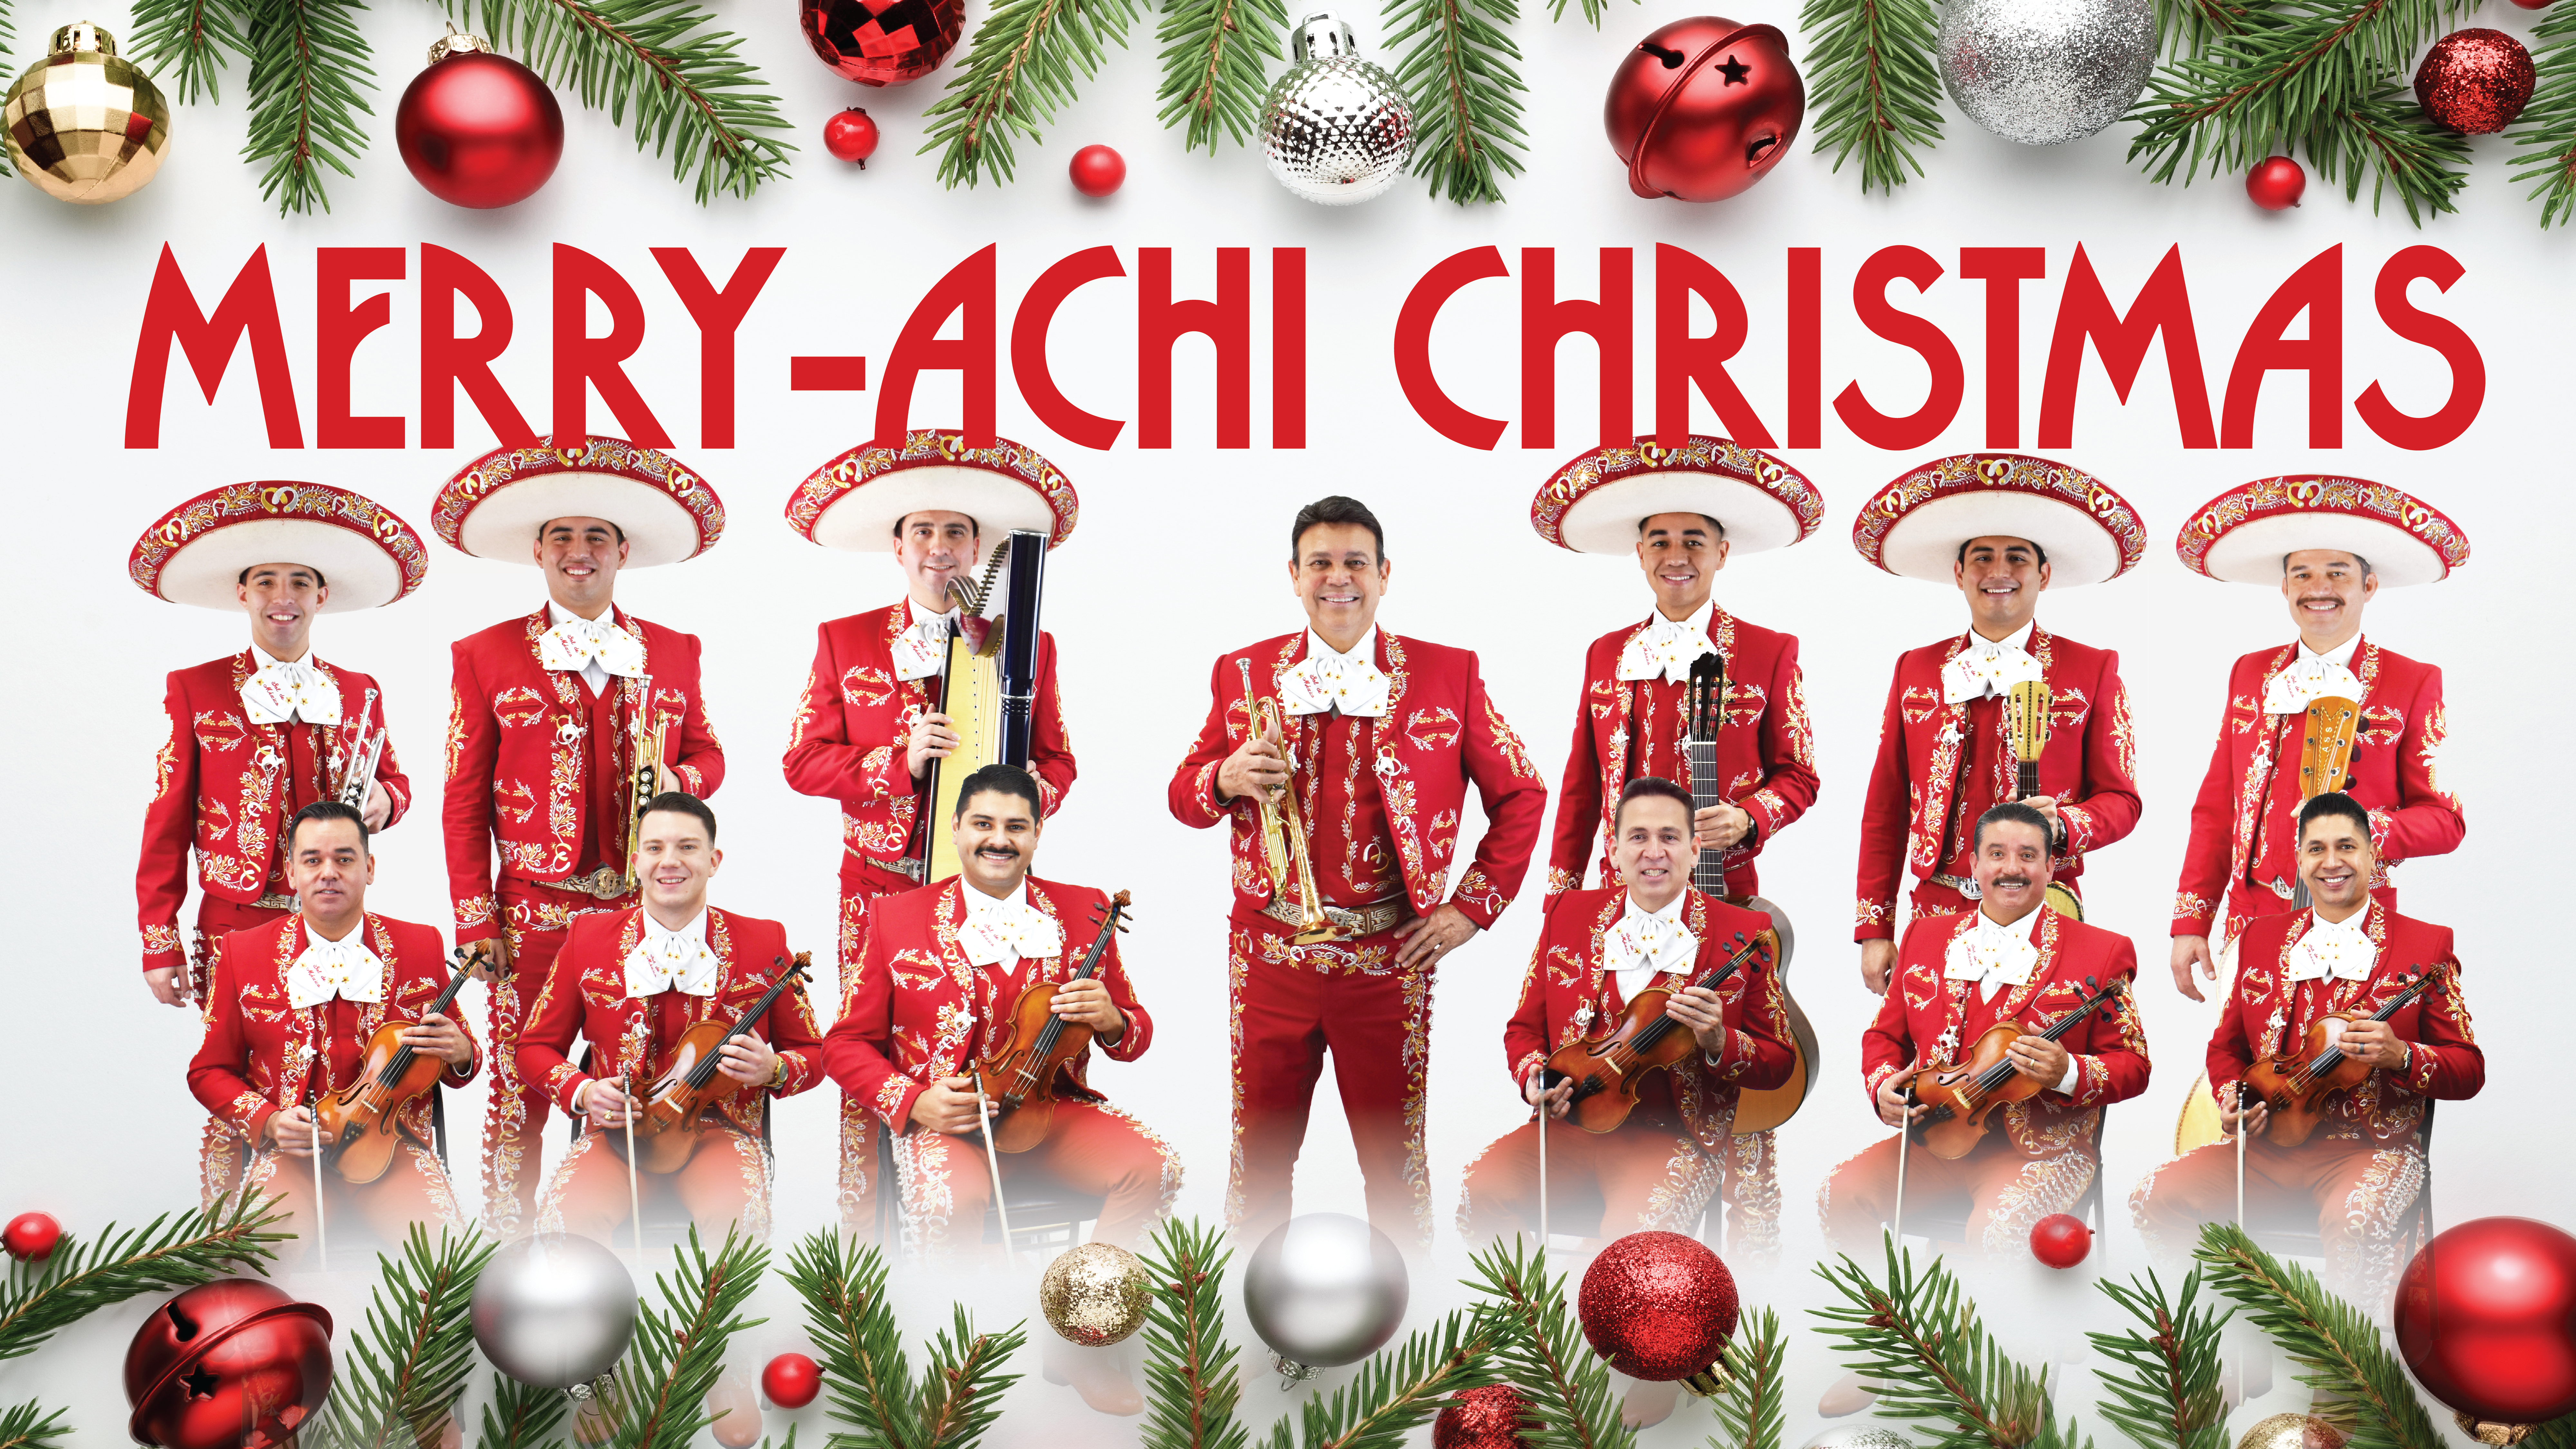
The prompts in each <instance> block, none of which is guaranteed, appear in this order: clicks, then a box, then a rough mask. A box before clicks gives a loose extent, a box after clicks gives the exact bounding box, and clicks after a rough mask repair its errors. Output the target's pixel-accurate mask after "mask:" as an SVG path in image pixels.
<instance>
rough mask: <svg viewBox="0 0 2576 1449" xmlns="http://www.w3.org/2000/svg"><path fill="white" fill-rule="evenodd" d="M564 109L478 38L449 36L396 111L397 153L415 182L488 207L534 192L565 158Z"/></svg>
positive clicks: (460, 202) (433, 49)
mask: <svg viewBox="0 0 2576 1449" xmlns="http://www.w3.org/2000/svg"><path fill="white" fill-rule="evenodd" d="M563 144H564V123H563V107H561V106H559V105H556V104H555V93H554V92H553V91H550V90H548V89H546V83H545V82H544V81H542V80H539V79H537V73H536V72H535V71H532V70H530V69H528V68H527V67H526V66H524V65H521V64H519V63H518V62H517V61H515V60H512V59H510V58H509V57H508V56H506V55H499V54H496V53H494V52H493V50H492V48H491V46H490V45H489V44H487V43H486V42H485V41H484V40H483V38H482V37H480V36H476V35H448V36H443V37H441V38H440V39H439V40H437V41H436V42H435V43H433V44H432V45H431V46H430V47H429V69H427V70H424V71H422V72H421V73H420V74H418V75H416V76H414V77H412V81H411V85H410V86H409V87H408V88H406V89H405V90H404V91H403V94H402V101H401V103H400V104H398V105H396V106H395V107H394V149H396V150H397V151H400V152H401V153H402V158H403V164H404V165H405V166H408V167H410V168H411V174H412V179H413V180H415V181H418V182H419V183H420V184H421V185H422V186H424V187H426V188H428V190H429V194H430V195H432V196H435V197H437V198H438V199H439V200H441V201H445V202H450V203H452V204H454V205H457V206H471V207H475V208H477V209H481V210H489V209H490V208H492V207H496V206H508V205H510V204H511V203H512V202H516V201H525V200H527V199H528V198H529V197H530V196H533V195H535V194H536V190H537V188H538V187H540V186H543V185H545V184H546V178H547V177H549V176H552V175H554V174H555V163H556V162H558V161H561V160H562V159H563Z"/></svg>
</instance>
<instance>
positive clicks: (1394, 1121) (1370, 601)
mask: <svg viewBox="0 0 2576 1449" xmlns="http://www.w3.org/2000/svg"><path fill="white" fill-rule="evenodd" d="M1288 538H1289V549H1290V554H1289V559H1288V578H1289V585H1290V588H1291V589H1292V590H1293V591H1294V592H1295V593H1296V595H1297V597H1298V600H1299V602H1301V603H1302V604H1303V605H1304V606H1305V610H1306V618H1307V627H1306V628H1305V629H1303V630H1300V631H1299V632H1297V633H1294V634H1282V635H1279V636H1278V637H1276V638H1271V639H1265V640H1262V641H1261V642H1260V643H1258V644H1252V645H1248V646H1246V647H1244V648H1241V649H1237V650H1234V651H1232V652H1230V653H1227V654H1226V655H1224V656H1222V657H1221V658H1219V659H1218V660H1217V662H1216V668H1215V669H1214V670H1213V671H1212V673H1211V675H1210V678H1209V680H1208V692H1209V695H1210V699H1209V703H1208V716H1207V722H1206V723H1205V724H1204V725H1202V726H1201V727H1200V729H1199V736H1198V739H1197V741H1196V742H1195V743H1193V744H1192V745H1191V747H1190V752H1189V754H1188V756H1187V757H1185V758H1184V759H1183V760H1182V761H1181V764H1180V768H1179V769H1177V770H1176V771H1174V772H1173V775H1172V784H1171V791H1170V797H1171V809H1172V815H1173V817H1174V818H1176V819H1178V820H1179V821H1180V822H1181V823H1182V824H1184V825H1188V826H1192V827H1194V828H1198V829H1206V828H1208V827H1210V826H1214V825H1217V824H1220V823H1223V824H1228V825H1230V826H1231V830H1230V831H1229V834H1230V836H1231V840H1230V845H1231V849H1232V853H1233V857H1234V885H1235V895H1234V911H1233V915H1232V919H1231V921H1230V922H1229V924H1228V928H1227V939H1228V944H1229V982H1230V997H1231V1001H1232V1012H1233V1020H1234V1022H1235V1028H1234V1043H1233V1044H1234V1151H1233V1180H1232V1181H1231V1182H1230V1183H1229V1184H1228V1187H1227V1191H1226V1218H1227V1221H1228V1223H1229V1224H1230V1225H1232V1226H1233V1227H1234V1228H1235V1230H1236V1232H1237V1234H1238V1236H1239V1237H1240V1239H1241V1240H1242V1241H1245V1242H1255V1243H1257V1242H1259V1241H1260V1240H1261V1238H1262V1236H1263V1235H1264V1234H1266V1233H1268V1232H1269V1230H1270V1229H1271V1228H1272V1227H1274V1226H1276V1225H1277V1224H1279V1223H1281V1222H1284V1221H1286V1220H1287V1217H1288V1207H1289V1182H1290V1179H1291V1176H1292V1174H1293V1173H1294V1171H1295V1167H1296V1162H1297V1151H1298V1148H1299V1147H1300V1146H1301V1145H1302V1144H1303V1143H1304V1141H1305V1138H1306V1114H1307V1109H1308V1107H1309V1105H1310V1104H1311V1102H1312V1100H1313V1097H1314V1091H1315V1081H1316V1079H1317V1078H1318V1077H1319V1076H1320V1075H1322V1072H1323V1064H1324V1053H1325V1052H1326V1051H1330V1052H1331V1053H1332V1054H1333V1077H1334V1080H1335V1081H1336V1082H1337V1083H1338V1084H1339V1085H1340V1087H1341V1094H1342V1108H1343V1111H1344V1113H1345V1114H1346V1115H1347V1116H1348V1118H1349V1120H1350V1127H1351V1140H1352V1144H1353V1146H1354V1147H1356V1148H1357V1149H1358V1154H1359V1162H1360V1176H1361V1178H1362V1180H1363V1183H1364V1185H1365V1190H1366V1193H1367V1199H1368V1214H1369V1221H1370V1222H1371V1223H1373V1224H1375V1225H1376V1226H1377V1227H1378V1228H1379V1229H1380V1230H1381V1231H1383V1232H1385V1233H1386V1234H1387V1235H1388V1236H1389V1237H1391V1238H1393V1239H1395V1240H1396V1241H1397V1242H1398V1243H1417V1244H1421V1245H1425V1246H1427V1245H1428V1244H1429V1242H1430V1238H1431V1177H1430V1171H1429V1168H1428V1166H1427V1162H1426V1159H1425V1156H1424V1150H1423V1139H1422V1123H1423V1097H1424V1092H1425V1088H1426V1086H1427V1079H1428V1076H1429V1058H1430V1053H1431V980H1432V970H1433V968H1434V967H1435V966H1437V965H1438V963H1439V962H1440V960H1441V959H1442V958H1443V957H1445V956H1447V955H1448V954H1449V953H1450V952H1452V951H1455V950H1456V949H1457V948H1458V947H1459V946H1461V945H1463V944H1465V943H1466V941H1467V940H1468V938H1470V937H1472V936H1474V935H1475V934H1476V933H1477V932H1478V931H1480V930H1483V929H1485V928H1486V927H1489V926H1491V925H1492V924H1493V923H1494V920H1495V918H1496V917H1498V916H1500V915H1501V914H1502V913H1503V908H1504V907H1505V906H1507V905H1509V904H1510V903H1511V900H1512V897H1513V896H1514V895H1515V894H1516V893H1517V892H1518V891H1519V889H1520V885H1521V878H1522V877H1523V876H1524V875H1525V874H1526V873H1527V872H1528V870H1529V858H1530V853H1531V851H1532V850H1533V849H1534V848H1535V847H1536V846H1537V844H1538V832H1539V817H1540V816H1541V815H1543V814H1544V813H1545V812H1546V808H1547V786H1546V784H1545V783H1544V782H1543V781H1542V780H1541V779H1540V778H1539V773H1538V770H1537V767H1536V766H1534V765H1532V764H1531V763H1530V758H1529V752H1528V751H1527V750H1525V749H1523V748H1522V747H1521V742H1520V740H1519V738H1518V737H1517V736H1515V735H1514V734H1513V733H1512V731H1511V727H1510V726H1509V725H1506V724H1505V723H1503V717H1502V715H1501V713H1500V712H1498V711H1497V710H1496V709H1495V708H1494V706H1493V702H1492V700H1491V698H1490V697H1488V696H1487V694H1486V693H1485V684H1484V680H1483V678H1482V677H1481V675H1480V674H1479V672H1478V669H1477V664H1476V656H1475V655H1474V654H1472V653H1470V652H1468V651H1466V650H1463V649H1453V648H1449V647H1447V646H1445V645H1439V644H1430V643H1425V642H1424V641H1422V640H1419V639H1414V638H1409V637H1403V636H1399V635H1395V634H1391V633H1388V632H1387V631H1385V630H1383V629H1380V628H1379V627H1378V625H1377V609H1378V602H1379V600H1380V599H1381V598H1382V597H1383V596H1384V594H1385V592H1386V587H1387V581H1388V578H1389V574H1390V567H1389V560H1388V559H1387V556H1386V541H1385V531H1384V530H1383V529H1382V528H1381V527H1380V526H1379V525H1378V521H1377V517H1376V515H1375V514H1372V513H1371V512H1369V510H1368V508H1367V507H1366V506H1365V505H1363V504H1361V503H1360V502H1359V501H1358V500H1357V499H1353V498H1345V497H1341V496H1338V495H1336V496H1333V497H1328V498H1323V499H1319V500H1317V501H1316V502H1313V503H1310V504H1308V505H1306V507H1304V508H1302V509H1300V510H1298V513H1297V518H1296V521H1295V522H1294V523H1293V524H1292V525H1291V526H1290V529H1289V535H1288ZM1282 716H1284V717H1285V718H1284V721H1283V720H1282V718H1281V717H1282ZM1470 784H1472V785H1474V786H1475V787H1476V790H1477V794H1478V797H1479V799H1480V801H1481V802H1482V805H1483V808H1484V814H1485V834H1484V837H1483V839H1481V840H1479V841H1478V842H1477V843H1476V847H1475V852H1474V859H1473V861H1471V862H1470V863H1469V865H1468V866H1467V868H1466V869H1465V870H1464V871H1461V872H1460V873H1459V875H1458V881H1457V885H1456V887H1455V889H1450V890H1448V891H1447V895H1446V898H1445V899H1444V898H1443V894H1442V892H1443V890H1444V889H1446V888H1447V885H1448V880H1449V868H1450V864H1451V862H1452V859H1453V858H1454V856H1455V853H1456V851H1457V847H1458V820H1459V812H1460V809H1461V807H1462V806H1463V805H1464V804H1465V801H1466V794H1467V787H1468V786H1469V785H1470Z"/></svg>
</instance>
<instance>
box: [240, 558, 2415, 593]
mask: <svg viewBox="0 0 2576 1449" xmlns="http://www.w3.org/2000/svg"><path fill="white" fill-rule="evenodd" d="M261 567H264V565H261V564H244V565H242V571H241V573H240V574H239V575H237V576H235V578H234V579H233V587H235V588H246V587H248V586H249V584H250V571H251V570H252V569H255V568H261ZM287 567H288V568H291V569H302V570H304V571H305V572H306V573H308V574H311V575H312V576H313V582H314V585H315V586H316V587H318V588H325V589H327V588H329V587H331V581H330V580H329V579H326V578H324V577H322V571H321V570H320V569H317V568H315V567H314V566H313V565H311V564H288V565H287ZM2289 567H2290V557H2289V555H2287V554H2283V555H2282V556H2281V568H2282V570H2283V571H2284V572H2287V571H2288V570H2289ZM2362 567H2363V568H2364V569H2365V570H2367V569H2368V568H2369V565H2367V564H2364V565H2363V566H2362Z"/></svg>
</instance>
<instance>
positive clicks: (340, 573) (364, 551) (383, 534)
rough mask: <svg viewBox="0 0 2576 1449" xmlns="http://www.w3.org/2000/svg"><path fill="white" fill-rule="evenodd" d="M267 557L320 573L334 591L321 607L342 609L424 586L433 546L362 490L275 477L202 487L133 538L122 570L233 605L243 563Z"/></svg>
mask: <svg viewBox="0 0 2576 1449" xmlns="http://www.w3.org/2000/svg"><path fill="white" fill-rule="evenodd" d="M267 563H291V564H302V565H304V566H305V567H306V568H309V569H313V570H316V571H318V572H319V573H320V574H321V575H322V582H323V584H324V585H325V586H326V587H328V588H329V589H330V591H331V596H330V597H329V598H328V599H326V600H324V601H323V604H322V612H323V613H326V614H338V613H344V612H346V611H348V610H350V609H372V608H375V607H377V606H378V605H381V604H390V603H392V602H393V601H394V600H396V599H399V598H401V597H402V596H404V595H405V594H408V593H410V592H411V591H412V590H414V589H416V588H419V587H420V581H421V580H422V579H423V578H424V577H426V576H427V575H428V573H429V546H428V545H427V544H425V543H423V542H422V541H421V537H420V535H419V534H417V533H414V532H413V531H412V527H411V525H410V524H408V523H405V522H403V521H402V520H401V519H399V518H396V517H395V516H394V515H393V512H392V511H391V510H390V509H387V508H386V507H385V506H384V505H382V504H380V503H378V502H376V501H375V500H374V499H372V498H368V497H366V496H364V495H363V494H357V493H352V492H350V491H349V490H348V489H346V488H334V487H332V486H331V485H330V484H328V483H295V482H289V481H285V480H282V479H272V480H265V481H261V482H256V483H233V484H229V485H227V486H225V487H222V488H217V489H215V490H214V491H212V492H209V493H200V494H198V495H197V496H196V497H194V498H191V499H189V500H188V501H187V502H185V503H182V504H180V505H179V506H178V507H176V508H173V509H171V510H170V511H169V512H167V513H165V514H162V515H161V516H160V517H159V518H158V519H156V520H154V521H153V524H152V526H151V527H150V528H147V529H145V530H143V536H142V537H141V538H138V539H136V540H135V541H134V549H133V551H132V552H131V553H129V554H127V555H126V559H125V572H126V574H127V576H128V577H130V578H132V579H133V580H134V583H135V586H136V587H137V588H140V589H141V590H143V592H145V593H147V594H150V595H152V596H153V597H154V598H156V599H168V600H169V601H170V602H172V603H174V604H195V605H198V606H199V607H201V608H209V609H230V608H234V607H236V606H237V604H238V600H237V599H236V597H235V594H234V590H235V589H236V588H237V587H238V586H239V580H240V578H241V572H242V570H244V569H246V568H249V567H251V566H253V565H255V564H267Z"/></svg>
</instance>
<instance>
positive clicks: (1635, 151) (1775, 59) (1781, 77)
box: [1601, 15, 1807, 201]
mask: <svg viewBox="0 0 2576 1449" xmlns="http://www.w3.org/2000/svg"><path fill="white" fill-rule="evenodd" d="M1806 114H1807V83H1806V82H1805V81H1804V80H1802V79H1800V78H1799V75H1798V68H1797V67H1796V66H1794V65H1792V64H1790V63H1789V42H1788V39H1787V38H1786V37H1784V36H1783V35H1781V33H1780V31H1779V28H1778V27H1776V26H1770V25H1738V24H1736V23H1735V22H1734V21H1732V20H1721V19H1719V18H1717V17H1716V16H1713V15H1701V16H1695V17H1693V18H1691V19H1688V20H1676V21H1674V22H1673V23H1672V24H1670V25H1667V26H1665V27H1663V28H1662V29H1661V30H1658V31H1656V32H1655V33H1654V34H1652V35H1649V36H1647V37H1646V38H1645V39H1644V40H1642V41H1639V42H1638V43H1637V48H1636V49H1635V50H1632V51H1630V52H1628V58H1627V59H1626V60H1623V61H1621V62H1620V63H1619V71H1618V74H1616V75H1614V76H1612V77H1611V78H1610V98H1609V99H1608V100H1607V101H1605V102H1604V103H1603V104H1602V107H1601V120H1602V124H1603V125H1604V126H1606V127H1607V128H1608V129H1609V132H1610V149H1611V150H1613V151H1615V152H1617V153H1618V155H1619V159H1620V160H1621V161H1624V162H1626V163H1627V165H1628V189H1629V190H1631V191H1634V192H1635V193H1637V194H1638V195H1639V196H1647V197H1654V196H1669V197H1672V198H1674V199H1675V200H1678V201H1724V200H1725V199H1726V198H1728V197H1730V196H1734V195H1736V194H1737V193H1739V192H1742V191H1744V190H1746V189H1747V188H1749V187H1751V186H1752V185H1753V183H1754V182H1756V181H1759V180H1761V179H1762V178H1763V177H1764V176H1765V175H1767V174H1768V173H1769V172H1770V170H1771V168H1772V167H1774V166H1777V165H1778V164H1780V158H1781V157H1783V156H1786V155H1788V154H1789V146H1790V143H1791V142H1794V141H1796V140H1797V139H1798V126H1799V123H1800V122H1802V121H1804V120H1805V119H1806Z"/></svg>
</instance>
